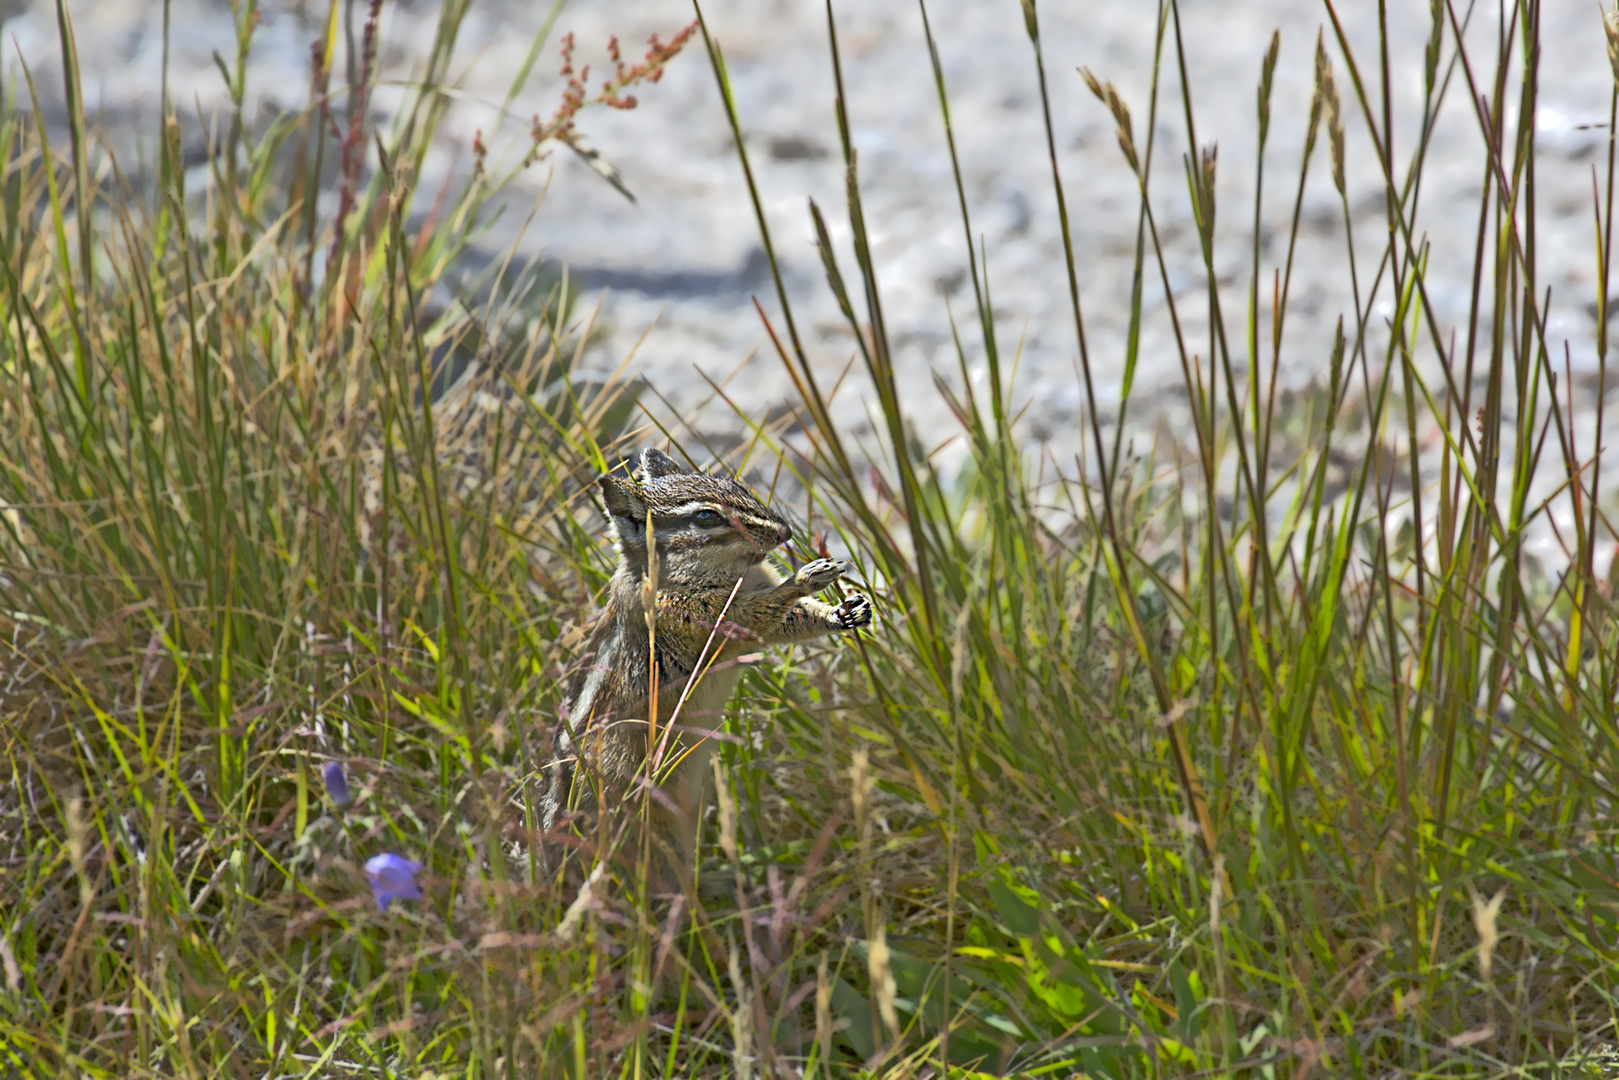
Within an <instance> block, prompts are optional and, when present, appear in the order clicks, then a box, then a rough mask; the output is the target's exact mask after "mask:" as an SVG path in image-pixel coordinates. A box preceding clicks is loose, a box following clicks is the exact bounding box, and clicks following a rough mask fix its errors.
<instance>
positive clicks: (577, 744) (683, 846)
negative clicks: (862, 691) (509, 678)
mask: <svg viewBox="0 0 1619 1080" xmlns="http://www.w3.org/2000/svg"><path fill="white" fill-rule="evenodd" d="M625 465H629V462H626V463H625ZM596 486H597V488H598V492H599V494H600V496H601V500H602V505H603V507H604V509H605V510H606V513H607V519H608V523H609V525H610V529H611V535H612V538H613V542H614V546H615V548H616V550H617V552H618V560H619V561H618V571H617V572H616V573H615V574H614V575H613V578H612V580H611V582H609V584H608V588H607V602H606V605H605V607H604V609H603V611H602V612H601V615H600V618H599V619H598V621H597V623H596V625H595V628H594V630H593V631H592V633H591V636H590V639H589V641H588V643H587V645H586V647H585V658H584V659H585V663H584V666H583V667H582V669H581V670H580V671H579V672H578V673H577V674H576V675H575V676H574V677H573V679H572V680H571V682H570V684H569V686H568V688H567V694H566V697H565V699H564V703H563V709H562V713H561V715H560V716H559V723H558V724H557V727H556V732H555V735H554V737H553V743H552V754H551V760H550V763H549V765H548V768H547V772H548V779H547V786H546V792H545V795H544V796H543V798H542V810H543V823H544V828H545V831H546V833H547V834H550V833H551V832H552V830H553V829H555V828H556V827H557V826H558V824H559V823H561V821H562V819H563V815H564V813H565V812H566V811H567V810H569V809H574V808H578V809H585V810H590V809H596V808H602V807H610V806H613V805H616V804H618V803H620V802H622V801H623V800H624V799H625V798H626V797H627V796H629V795H631V794H632V793H634V791H635V790H636V789H637V787H638V786H639V784H640V782H641V780H642V778H644V777H646V776H647V775H648V762H647V756H648V754H649V753H652V754H653V755H654V758H655V760H654V764H655V765H659V766H663V767H667V766H668V765H669V764H670V763H672V762H677V761H678V765H676V766H675V768H674V769H673V772H672V774H671V775H670V776H669V778H668V779H667V780H666V781H665V782H664V783H663V785H662V787H663V792H664V795H665V796H667V799H663V798H654V801H653V804H652V807H651V812H652V814H653V817H654V818H655V819H656V826H657V828H658V831H659V833H660V834H661V836H662V837H663V839H665V840H666V841H671V842H673V843H675V844H677V845H678V847H677V848H676V849H675V851H674V854H676V855H677V856H678V857H681V858H683V859H684V860H685V861H686V865H690V858H691V855H692V853H693V851H694V850H695V849H694V846H693V845H694V843H695V837H696V812H697V806H698V798H699V796H700V795H701V792H702V785H703V781H704V776H705V772H706V769H707V766H708V761H709V755H710V753H711V746H710V745H709V743H708V740H707V739H705V738H702V736H701V732H703V731H705V730H712V729H715V728H717V727H719V726H720V724H721V722H722V715H723V712H724V709H725V704H726V702H727V701H729V700H730V697H731V693H732V691H733V690H735V689H736V684H737V679H738V678H739V676H740V675H741V667H740V666H739V665H738V664H737V663H736V662H735V661H736V657H737V656H739V655H741V654H744V653H747V652H751V651H754V650H756V649H757V648H758V646H759V645H762V644H786V643H791V642H795V641H807V640H810V639H812V638H816V637H820V636H821V635H823V634H838V633H844V632H847V631H851V630H858V629H860V628H862V627H865V626H869V625H870V624H871V620H872V606H871V601H870V600H868V599H867V598H866V597H864V596H860V595H852V596H850V597H848V598H847V599H845V600H843V602H842V603H840V604H837V605H835V606H834V605H832V604H828V603H824V602H822V601H820V600H816V599H814V598H812V596H811V594H812V593H816V592H820V591H821V590H823V589H826V588H828V587H829V586H831V585H832V584H833V583H834V582H836V581H837V580H838V579H839V578H841V577H843V575H844V574H846V573H848V571H849V570H850V568H851V564H849V563H847V562H844V561H842V560H839V559H816V560H814V561H813V562H809V563H806V564H805V565H804V566H802V567H800V568H799V570H798V572H797V573H796V574H794V575H793V576H792V577H791V578H787V579H784V578H783V577H782V575H781V573H780V571H778V570H777V569H776V568H775V567H774V566H772V565H771V564H770V563H769V562H767V561H766V556H767V555H768V554H769V553H770V551H771V550H772V549H773V548H776V547H778V546H780V545H781V544H784V543H786V542H787V541H788V540H791V539H792V535H793V534H792V529H791V528H789V527H788V525H787V522H786V521H785V520H784V519H783V518H782V516H781V515H780V514H778V513H776V512H775V511H774V510H772V509H770V508H769V507H767V506H766V505H765V504H764V503H762V502H760V501H759V500H758V498H756V497H755V496H754V494H753V493H752V492H751V491H749V490H748V489H747V488H746V487H744V486H743V485H742V484H740V483H738V482H736V481H735V480H729V479H725V478H722V477H718V476H711V475H708V474H706V473H700V472H687V471H685V470H684V469H682V468H681V467H680V466H679V465H678V464H676V463H675V461H674V460H673V459H671V458H670V457H669V456H668V455H666V454H664V453H662V452H660V451H658V450H653V449H648V450H645V451H643V452H642V453H641V455H640V457H639V459H637V460H636V461H635V464H634V468H633V470H631V471H626V469H625V467H624V466H621V467H620V468H619V469H617V470H614V471H611V472H608V473H606V474H605V475H603V476H601V477H599V478H598V479H597V481H596ZM649 526H650V529H651V540H652V543H651V545H650V547H649V545H648V543H647V540H648V537H647V530H648V528H649ZM649 607H650V608H651V614H650V615H649V613H648V608H649ZM649 630H650V632H649ZM694 672H695V678H694V677H693V675H694ZM654 688H655V691H656V696H655V698H654V696H653V691H654ZM654 701H655V707H654V705H653V703H654ZM653 725H655V730H656V736H655V742H654V743H653V745H652V746H650V747H649V745H648V737H647V736H648V728H649V726H653ZM669 725H674V728H673V729H672V730H671V728H670V727H669ZM693 731H695V732H696V733H697V741H698V746H697V747H695V748H693V747H692V746H691V743H692V742H693V739H692V738H690V737H687V738H685V739H678V738H676V737H675V736H679V735H681V734H686V735H689V734H690V733H692V732H693ZM682 755H684V757H682ZM666 802H667V803H673V804H675V805H676V806H678V808H679V812H678V813H676V814H670V813H669V812H668V807H667V806H666V805H660V804H664V803H666Z"/></svg>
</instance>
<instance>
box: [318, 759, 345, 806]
mask: <svg viewBox="0 0 1619 1080" xmlns="http://www.w3.org/2000/svg"><path fill="white" fill-rule="evenodd" d="M320 778H321V779H322V780H324V781H326V794H328V795H330V796H331V797H332V802H334V803H336V804H337V805H338V806H347V805H348V804H349V802H350V799H349V781H348V777H346V776H344V775H343V763H342V762H341V761H328V762H327V763H326V764H324V765H322V766H321V767H320Z"/></svg>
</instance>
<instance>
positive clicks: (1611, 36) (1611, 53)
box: [1602, 4, 1619, 83]
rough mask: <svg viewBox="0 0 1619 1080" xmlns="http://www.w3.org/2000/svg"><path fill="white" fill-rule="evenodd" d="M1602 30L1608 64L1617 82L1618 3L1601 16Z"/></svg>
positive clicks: (1618, 43) (1618, 45)
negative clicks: (1606, 48)
mask: <svg viewBox="0 0 1619 1080" xmlns="http://www.w3.org/2000/svg"><path fill="white" fill-rule="evenodd" d="M1602 32H1603V33H1604V34H1606V35H1607V37H1608V66H1609V67H1611V68H1613V81H1614V82H1615V83H1619V4H1615V5H1614V9H1613V10H1612V11H1610V12H1608V14H1607V15H1605V16H1603V18H1602Z"/></svg>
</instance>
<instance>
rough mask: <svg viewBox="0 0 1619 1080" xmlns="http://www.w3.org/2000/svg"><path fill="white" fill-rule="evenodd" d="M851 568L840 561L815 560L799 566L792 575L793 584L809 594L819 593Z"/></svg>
mask: <svg viewBox="0 0 1619 1080" xmlns="http://www.w3.org/2000/svg"><path fill="white" fill-rule="evenodd" d="M852 568H853V564H852V563H848V562H845V561H844V560H842V559H816V560H815V561H813V562H807V563H805V564H804V565H803V566H800V567H799V568H798V573H796V574H794V575H793V582H794V583H795V584H797V585H799V586H800V587H802V588H805V589H808V590H809V591H810V592H820V591H821V590H822V589H824V588H827V587H828V586H830V585H831V584H832V583H833V582H834V581H837V580H838V579H839V578H841V577H842V576H843V575H844V574H847V573H848V572H849V571H850V570H851V569H852Z"/></svg>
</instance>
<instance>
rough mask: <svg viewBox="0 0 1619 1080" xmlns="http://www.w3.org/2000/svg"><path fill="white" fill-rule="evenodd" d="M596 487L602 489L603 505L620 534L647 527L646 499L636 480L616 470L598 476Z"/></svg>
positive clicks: (638, 530)
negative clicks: (637, 487) (637, 486)
mask: <svg viewBox="0 0 1619 1080" xmlns="http://www.w3.org/2000/svg"><path fill="white" fill-rule="evenodd" d="M596 487H597V488H599V489H600V490H601V496H602V505H603V506H604V507H606V509H607V516H608V517H610V518H612V519H613V524H614V526H615V527H617V529H618V531H619V535H620V536H623V535H625V533H626V531H628V532H630V533H638V532H640V531H642V530H644V529H645V528H646V509H647V508H646V500H645V499H643V498H641V493H640V492H639V491H638V490H636V485H635V481H633V480H630V479H628V478H627V477H625V476H623V475H622V474H620V473H619V472H618V471H617V470H615V471H613V472H610V473H603V474H602V475H601V476H599V477H597V478H596Z"/></svg>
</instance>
